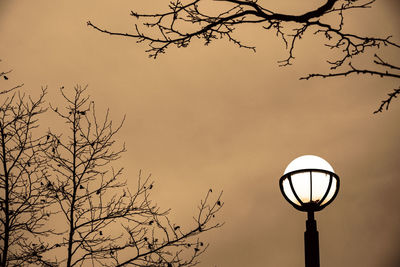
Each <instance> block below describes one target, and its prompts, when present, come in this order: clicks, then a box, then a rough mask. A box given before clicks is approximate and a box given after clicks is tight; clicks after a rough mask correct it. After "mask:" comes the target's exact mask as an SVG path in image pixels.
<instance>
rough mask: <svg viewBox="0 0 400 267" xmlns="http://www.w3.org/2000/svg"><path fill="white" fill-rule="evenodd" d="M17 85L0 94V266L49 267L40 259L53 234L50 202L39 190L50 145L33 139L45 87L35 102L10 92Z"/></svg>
mask: <svg viewBox="0 0 400 267" xmlns="http://www.w3.org/2000/svg"><path fill="white" fill-rule="evenodd" d="M7 73H9V72H3V73H2V76H3V77H6V76H5V75H6V74H7ZM6 80H7V79H6ZM21 86H22V85H21ZM21 86H14V87H11V88H12V89H11V90H10V89H5V90H3V91H2V92H3V96H2V100H1V104H0V162H1V164H0V165H1V166H0V242H1V243H0V244H1V246H0V252H1V261H0V265H1V266H26V265H29V264H33V263H36V264H43V265H47V264H48V262H47V261H45V260H43V259H42V254H43V253H44V252H45V251H46V250H47V249H48V245H47V244H46V242H45V241H44V238H46V236H48V235H49V234H52V233H53V231H52V230H51V229H49V228H47V227H46V223H47V221H48V220H49V216H50V215H51V214H52V213H53V212H51V211H50V210H48V209H47V208H48V207H49V206H50V205H51V204H52V201H51V199H49V197H48V195H47V191H46V189H45V187H44V186H43V185H44V182H45V173H46V171H45V169H44V167H45V164H46V161H47V159H46V157H44V155H43V153H41V151H45V150H46V147H47V146H48V142H47V138H46V137H45V136H35V131H36V130H37V129H36V128H38V126H39V124H38V118H39V116H40V115H41V114H43V113H44V112H45V111H46V109H45V108H43V101H44V97H45V95H46V89H42V92H41V94H40V95H39V97H38V99H33V98H31V97H30V96H26V95H25V94H22V93H21V92H19V91H16V92H13V93H12V94H11V93H10V91H13V90H16V89H17V88H19V87H21ZM4 95H5V96H4Z"/></svg>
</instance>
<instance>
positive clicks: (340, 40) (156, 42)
mask: <svg viewBox="0 0 400 267" xmlns="http://www.w3.org/2000/svg"><path fill="white" fill-rule="evenodd" d="M374 2H375V0H326V2H325V3H323V4H321V5H320V6H319V7H316V8H315V9H313V10H310V11H308V12H306V13H304V14H300V15H292V14H285V13H279V12H275V11H273V10H272V8H270V7H269V6H268V1H266V3H263V5H261V4H259V3H258V1H257V0H188V1H181V0H173V1H172V2H170V3H169V5H168V8H169V11H167V12H161V13H153V14H140V13H137V12H135V11H131V13H130V15H131V16H133V17H135V18H137V19H138V20H139V25H138V24H135V26H134V32H132V33H125V32H118V31H111V30H108V29H105V28H102V27H100V26H97V25H95V24H93V23H92V22H90V21H88V22H87V25H88V26H90V27H92V28H93V29H95V30H97V31H100V32H103V33H106V34H110V35H116V36H123V37H128V38H134V39H136V40H137V42H144V43H147V44H148V46H149V49H148V50H146V52H148V53H149V56H150V57H153V58H156V57H157V56H158V55H159V54H161V53H165V51H166V49H167V48H169V47H170V46H176V47H187V46H188V45H189V44H190V43H191V42H192V40H193V39H200V40H203V41H204V44H205V45H208V44H209V43H210V42H212V41H214V40H216V39H227V40H229V41H231V42H233V43H234V44H236V45H237V46H238V47H241V48H247V49H251V50H253V51H255V47H254V46H251V45H247V44H244V43H243V42H242V41H241V40H240V39H239V38H238V37H236V36H235V35H234V33H235V30H236V28H237V27H238V26H240V25H243V24H256V25H260V26H261V27H262V28H263V29H265V30H266V31H273V32H275V33H276V36H277V37H278V38H281V39H282V40H283V43H284V45H285V47H286V49H287V50H288V56H287V58H285V59H283V60H281V61H279V64H280V66H287V65H291V64H292V62H293V60H294V59H295V57H294V55H295V48H296V44H297V43H298V42H299V41H300V40H301V39H302V38H303V37H305V34H306V33H308V32H310V31H311V32H312V33H314V34H315V35H318V36H322V38H324V39H325V42H324V45H325V46H328V47H329V48H331V49H332V50H336V51H337V55H338V56H337V58H336V59H333V60H328V61H327V62H328V64H329V65H330V69H331V72H330V73H327V74H321V73H317V74H310V75H308V76H306V77H303V78H301V79H310V78H313V77H323V78H326V77H336V76H347V75H351V74H370V75H376V76H379V77H386V78H395V79H399V78H400V73H399V71H400V67H399V66H398V65H396V64H393V63H389V62H387V61H384V60H383V59H382V58H381V57H379V56H378V55H375V58H374V60H373V62H374V63H375V67H376V68H375V67H370V68H367V69H364V68H359V67H357V66H356V65H355V63H352V62H353V60H354V58H356V57H357V56H360V55H362V54H364V53H365V52H366V51H370V50H371V49H372V48H374V49H376V50H377V49H380V48H381V47H384V46H386V47H391V48H394V49H398V48H400V45H399V44H398V43H396V42H394V41H392V38H391V36H387V37H372V36H362V35H360V34H357V33H353V32H347V31H346V28H345V27H344V26H345V17H347V16H348V15H349V13H351V11H353V10H356V9H368V8H370V7H372V4H373V3H374ZM213 3H214V4H215V3H222V4H225V5H224V6H223V7H221V6H219V7H218V8H220V11H218V12H216V11H215V9H213V8H209V7H210V5H211V4H213ZM215 12H216V13H217V15H214V13H215ZM141 26H142V27H141ZM143 27H144V29H142V28H143ZM398 94H400V88H397V89H394V91H393V92H392V93H389V94H388V95H389V97H388V98H387V99H385V100H384V101H382V103H381V105H380V106H379V108H378V109H377V111H376V112H381V111H382V110H383V109H384V108H386V109H388V107H389V104H390V103H391V101H392V100H393V98H395V97H397V95H398Z"/></svg>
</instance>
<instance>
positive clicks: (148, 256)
mask: <svg viewBox="0 0 400 267" xmlns="http://www.w3.org/2000/svg"><path fill="white" fill-rule="evenodd" d="M85 91H86V87H80V86H76V87H75V89H74V92H73V94H72V95H71V96H69V95H68V94H67V93H66V92H65V90H64V89H63V88H61V94H62V96H63V97H64V100H65V101H66V104H67V106H66V107H65V108H59V107H53V106H51V109H52V110H53V111H54V112H55V113H56V114H57V115H58V117H59V118H60V119H61V121H64V122H65V123H66V125H68V130H67V131H66V130H62V133H56V132H53V131H52V130H50V131H49V133H48V135H49V138H50V139H51V140H52V146H51V149H49V150H46V151H44V152H45V153H46V154H47V157H48V158H49V160H50V161H49V163H48V169H49V172H51V176H49V178H48V181H47V188H48V189H49V190H50V192H51V195H52V197H53V198H54V199H55V200H56V201H57V206H58V209H59V210H60V215H61V216H62V221H63V223H62V224H61V225H62V226H63V227H64V226H65V227H64V229H63V231H62V234H61V235H59V236H57V237H56V238H58V239H57V240H56V241H55V243H54V244H53V245H52V246H51V248H52V251H51V255H50V253H49V254H48V257H49V258H50V260H51V261H55V262H57V263H58V264H61V263H62V264H65V265H66V266H68V267H69V266H89V265H91V266H124V265H134V266H192V265H194V264H195V263H196V261H195V260H196V258H197V257H198V256H199V255H201V254H202V253H203V252H204V250H205V249H206V247H207V246H206V245H204V243H203V242H201V241H199V240H198V239H196V240H193V238H195V236H197V235H198V234H200V233H201V232H204V231H207V230H210V229H213V228H216V227H219V226H220V224H218V223H216V224H211V220H212V219H213V218H214V217H215V214H216V213H217V212H218V211H219V209H220V208H221V207H222V203H221V200H220V197H221V196H220V195H219V196H218V197H217V199H216V200H215V202H214V203H213V204H212V205H210V204H209V201H208V198H209V197H208V196H209V194H210V193H209V194H207V197H206V199H205V201H203V202H202V203H201V206H200V208H199V214H198V217H197V218H196V220H195V222H196V224H195V226H194V227H193V228H192V229H187V230H186V231H184V229H183V227H180V226H178V225H175V224H172V223H171V222H170V220H169V219H168V210H164V211H163V210H161V209H160V208H159V207H158V206H157V205H155V204H152V202H151V201H150V199H149V195H150V191H151V190H152V189H153V187H154V183H153V181H151V180H150V176H149V177H146V178H143V177H142V174H141V173H140V174H139V177H138V184H137V188H136V190H134V191H133V193H132V192H131V190H129V188H128V187H127V184H126V181H125V180H124V179H123V178H122V177H121V176H122V171H123V169H122V168H119V169H114V168H113V167H112V166H111V164H112V163H114V162H115V161H117V160H118V159H119V158H120V157H121V155H122V153H124V152H125V145H121V147H119V148H117V147H116V145H117V144H116V134H117V133H118V132H119V130H120V129H121V127H122V124H123V121H124V119H123V120H122V122H121V123H119V124H117V125H113V123H112V121H111V120H110V118H109V111H108V110H107V112H105V114H104V118H103V119H99V117H98V114H97V113H96V109H95V103H94V102H93V101H91V100H90V97H89V96H87V95H86V93H85ZM185 251H189V252H192V253H191V254H190V253H189V254H188V253H185Z"/></svg>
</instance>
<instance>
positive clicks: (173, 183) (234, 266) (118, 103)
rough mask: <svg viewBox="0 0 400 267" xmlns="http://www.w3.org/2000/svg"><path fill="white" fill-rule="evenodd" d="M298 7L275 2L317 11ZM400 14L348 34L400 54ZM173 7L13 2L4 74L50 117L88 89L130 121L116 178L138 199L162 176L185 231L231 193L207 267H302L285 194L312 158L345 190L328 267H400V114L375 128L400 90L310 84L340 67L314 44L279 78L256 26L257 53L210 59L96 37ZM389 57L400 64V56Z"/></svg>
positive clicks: (360, 80) (334, 215)
mask: <svg viewBox="0 0 400 267" xmlns="http://www.w3.org/2000/svg"><path fill="white" fill-rule="evenodd" d="M261 2H268V1H260V3H261ZM281 2H284V4H281ZM303 2H304V1H303ZM318 2H323V1H310V6H313V5H314V4H315V3H318ZM294 3H298V2H297V1H274V5H275V6H276V8H281V9H282V10H291V11H292V10H293V9H294V7H296V8H297V7H298V8H304V10H307V7H306V6H303V7H299V6H298V5H297V6H293V4H294ZM396 3H397V1H395V0H381V1H378V3H375V4H374V6H375V7H374V8H373V9H369V10H363V11H362V12H360V11H359V12H357V15H358V17H355V18H352V19H349V20H348V22H347V25H348V27H349V28H351V29H353V30H355V31H357V32H360V33H365V34H369V33H370V34H379V35H380V36H383V37H385V36H387V35H391V34H392V35H394V40H395V41H397V43H399V42H400V31H399V28H398V27H399V25H400V24H399V22H400V20H399V16H398V14H399V11H400V5H399V4H396ZM166 4H167V1H144V0H143V1H127V0H125V1H105V0H102V1H98V0H97V1H94V0H86V1H77V0H70V1H50V0H37V1H28V0H25V1H23V0H19V1H11V0H1V1H0V36H1V37H0V38H1V39H0V40H1V41H0V51H1V53H0V58H1V59H2V60H3V61H2V62H1V63H0V64H1V66H2V70H6V69H8V68H11V69H13V72H12V74H10V75H9V76H10V80H12V81H17V82H23V83H24V84H25V85H24V90H25V91H27V92H29V93H30V94H32V95H37V94H38V93H39V91H40V88H41V86H48V89H49V99H50V102H52V103H57V100H58V99H59V96H58V88H59V87H60V86H65V87H66V88H71V89H72V87H73V86H74V85H76V84H82V85H86V84H89V93H90V95H91V96H92V97H93V99H94V100H95V101H96V105H97V109H98V110H106V108H107V107H109V108H110V109H111V114H112V117H113V119H114V120H115V121H118V120H119V119H120V118H122V116H123V115H124V114H126V115H127V119H126V123H125V126H124V128H123V129H122V131H121V134H120V135H119V137H120V138H121V140H122V141H125V142H126V144H127V149H128V152H127V153H126V154H125V155H124V157H123V158H122V159H121V160H120V162H119V163H118V164H120V165H122V166H125V172H126V176H127V177H128V179H130V182H131V185H132V186H134V185H135V179H136V177H137V173H138V172H139V170H140V169H142V170H143V171H144V172H145V173H152V174H153V177H154V179H155V182H156V187H155V189H156V190H155V191H154V195H153V198H154V199H155V200H156V201H157V202H158V204H159V205H160V206H161V207H164V208H168V207H171V208H172V209H173V211H172V216H173V217H174V218H176V220H177V221H179V222H182V225H184V224H185V223H186V224H190V223H191V222H192V221H191V220H192V215H194V214H195V212H196V211H195V209H196V206H197V203H198V202H199V201H200V199H201V198H202V197H203V196H204V195H205V193H206V192H207V190H208V189H209V188H210V187H212V188H213V189H214V190H215V191H219V190H224V196H223V200H224V202H225V206H224V208H223V211H222V212H221V214H220V218H219V220H220V221H225V222H226V224H225V226H224V227H223V228H220V229H219V230H216V231H213V232H211V233H209V234H206V235H207V239H208V241H209V242H210V243H211V246H210V248H209V250H208V252H207V253H206V254H205V255H204V256H203V257H202V258H201V261H202V263H201V264H200V265H199V266H201V267H203V266H204V267H205V266H218V267H242V266H250V267H253V266H255V267H257V266H303V262H304V260H303V257H304V251H303V232H304V230H305V219H306V215H305V214H303V213H301V212H298V211H296V210H295V209H293V208H292V207H291V206H290V205H289V204H288V203H287V202H286V201H285V200H284V198H283V197H282V195H281V193H280V191H279V186H278V180H279V178H280V177H281V175H282V174H283V171H284V169H285V168H286V166H287V164H289V162H290V161H291V160H293V159H294V158H296V157H297V156H300V155H304V154H315V155H318V156H321V157H323V158H324V159H326V160H327V161H328V162H330V163H331V165H332V166H333V168H334V169H335V171H336V172H337V173H338V175H339V176H340V178H341V182H342V184H341V189H340V192H339V194H338V197H337V198H336V200H335V201H334V202H333V203H332V204H331V205H330V206H329V207H327V208H326V209H324V210H323V211H321V212H319V213H317V214H316V219H317V223H318V229H319V232H320V251H321V253H320V254H321V256H320V257H321V266H325V267H335V266H364V267H378V266H388V267H395V266H398V264H399V262H400V257H399V254H398V248H399V247H400V238H399V236H400V227H399V225H400V212H399V208H398V204H399V203H400V194H399V190H398V188H399V187H400V180H399V177H400V176H399V174H398V172H399V171H400V164H399V159H400V156H399V149H400V141H399V136H400V127H399V125H398V122H399V119H400V102H399V100H396V101H395V102H394V103H393V104H392V106H391V108H390V110H389V111H387V112H384V113H383V114H377V115H373V114H372V112H373V111H374V110H375V109H376V108H377V107H378V106H379V104H380V101H381V100H382V99H383V98H384V97H385V96H386V94H387V93H388V92H389V91H390V90H392V89H393V88H395V87H396V86H398V81H396V80H390V79H387V80H383V79H378V78H373V77H372V78H371V77H366V76H356V77H349V78H346V79H344V78H337V79H324V80H322V79H314V80H310V81H300V80H299V77H301V76H304V75H306V74H307V73H310V72H318V71H321V72H324V71H326V70H327V66H326V65H325V60H326V59H328V58H329V56H330V55H329V54H327V53H328V50H327V49H324V48H323V46H322V43H321V40H319V39H318V38H315V37H314V36H313V35H310V34H309V35H307V36H306V37H305V40H304V41H303V42H301V43H299V46H298V50H297V51H296V55H295V56H296V61H295V62H294V64H293V66H289V67H285V68H280V67H278V64H277V61H278V60H281V59H284V58H285V56H286V52H287V51H285V49H284V45H283V43H282V41H281V40H279V39H277V38H276V37H275V35H274V34H273V33H268V32H265V31H263V30H262V29H259V28H260V27H258V26H256V25H251V27H249V26H246V27H245V28H243V29H242V30H241V31H240V32H238V36H240V38H241V39H243V41H245V42H247V43H249V44H251V45H256V46H257V53H253V52H251V51H249V50H244V49H238V48H237V47H235V46H234V45H233V44H231V43H229V42H227V41H225V40H221V41H217V42H214V43H213V44H211V45H210V46H208V47H206V46H203V45H202V44H201V43H200V42H198V41H197V42H196V41H195V42H194V43H193V44H191V45H190V46H189V47H188V48H186V49H176V48H171V49H169V50H168V51H167V53H166V54H165V55H161V56H160V57H159V58H158V59H157V60H152V59H149V58H148V56H147V54H146V53H145V52H144V50H145V49H146V46H145V45H143V44H139V45H138V44H136V42H135V41H134V40H130V39H124V38H118V37H110V36H107V35H104V34H101V33H99V32H96V31H94V30H92V29H90V28H88V27H86V21H87V20H91V21H92V22H93V23H97V24H99V25H101V26H106V27H107V28H109V29H114V30H120V31H127V30H129V29H130V28H131V27H132V26H131V25H132V23H133V22H134V19H133V18H132V17H130V16H129V12H130V10H131V9H135V10H137V11H152V10H153V11H158V10H162V9H164V8H165V6H166ZM281 5H282V6H281ZM396 52H397V53H396ZM382 53H383V52H382ZM381 56H382V57H383V58H387V59H390V60H393V62H394V63H398V62H399V59H400V57H399V54H398V51H384V53H383V54H381ZM46 123H47V124H49V125H50V123H52V122H51V121H50V120H49V121H46V122H42V126H43V125H46ZM46 127H47V126H46Z"/></svg>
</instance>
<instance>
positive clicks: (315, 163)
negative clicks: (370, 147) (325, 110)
mask: <svg viewBox="0 0 400 267" xmlns="http://www.w3.org/2000/svg"><path fill="white" fill-rule="evenodd" d="M339 185H340V180H339V176H338V175H337V174H335V172H334V171H333V168H332V166H331V165H330V164H329V163H328V162H327V161H325V160H324V159H322V158H320V157H317V156H312V155H305V156H301V157H298V158H296V159H294V160H293V161H292V162H290V164H289V165H288V166H287V168H286V170H285V172H284V174H283V176H282V177H281V179H280V180H279V186H280V189H281V192H282V194H283V196H284V197H285V199H286V200H287V201H288V202H289V203H290V204H291V205H292V206H293V207H294V208H296V209H297V210H300V211H305V212H307V221H306V231H305V233H304V249H305V262H306V267H319V245H318V231H317V222H316V221H315V219H314V212H315V211H320V210H322V209H323V208H325V207H326V206H328V205H329V204H330V203H331V202H332V201H333V200H334V199H335V197H336V195H337V193H338V191H339Z"/></svg>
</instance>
